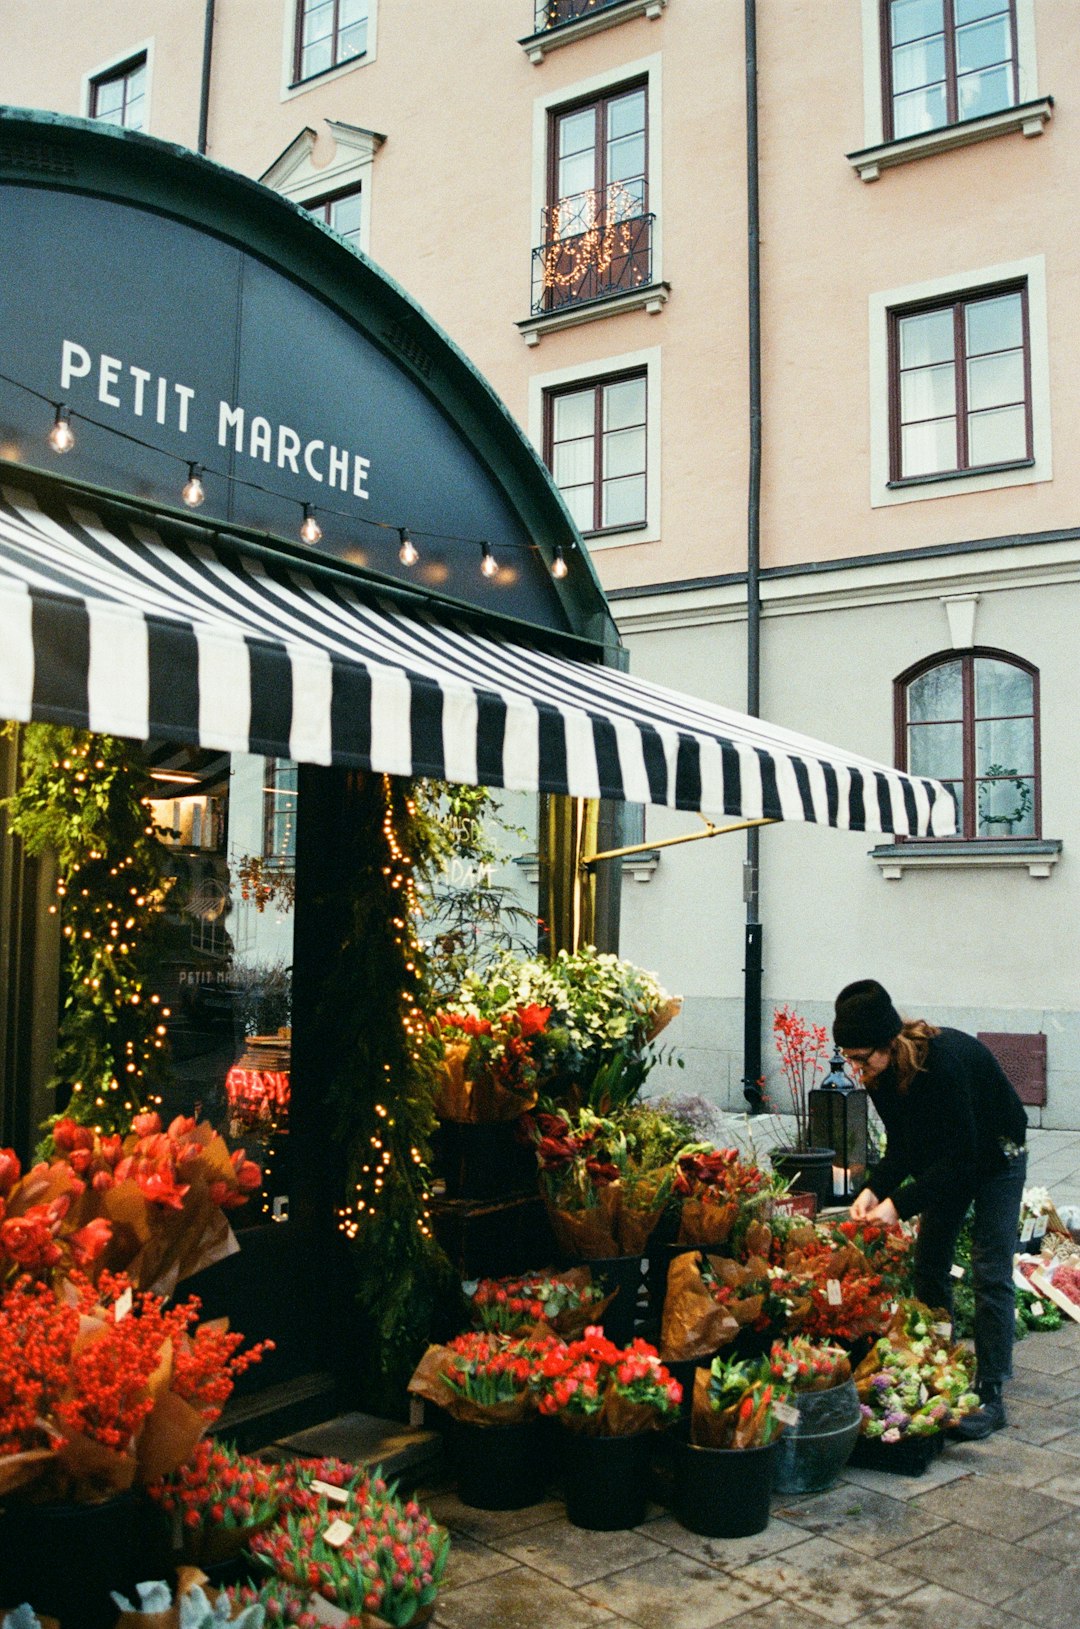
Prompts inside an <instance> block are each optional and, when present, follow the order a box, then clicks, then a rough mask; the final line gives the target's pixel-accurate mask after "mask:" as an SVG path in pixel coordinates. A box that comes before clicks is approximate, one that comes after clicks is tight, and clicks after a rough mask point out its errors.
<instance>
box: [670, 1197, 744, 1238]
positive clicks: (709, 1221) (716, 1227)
mask: <svg viewBox="0 0 1080 1629" xmlns="http://www.w3.org/2000/svg"><path fill="white" fill-rule="evenodd" d="M738 1214H739V1207H738V1205H737V1204H736V1202H735V1201H734V1200H733V1199H732V1200H729V1201H728V1202H727V1203H726V1204H723V1205H712V1204H708V1203H707V1202H706V1201H704V1200H701V1199H684V1200H683V1202H682V1209H681V1211H680V1213H679V1243H680V1244H685V1245H689V1246H692V1247H693V1248H694V1249H695V1250H718V1249H719V1248H720V1246H721V1245H722V1244H726V1243H727V1241H728V1239H729V1237H730V1236H731V1230H732V1228H733V1227H734V1226H735V1219H736V1217H737V1216H738Z"/></svg>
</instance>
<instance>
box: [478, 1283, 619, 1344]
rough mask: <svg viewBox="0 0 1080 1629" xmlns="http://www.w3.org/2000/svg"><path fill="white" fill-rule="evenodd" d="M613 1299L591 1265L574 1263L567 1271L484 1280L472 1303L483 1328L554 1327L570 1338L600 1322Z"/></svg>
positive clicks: (505, 1331) (508, 1330)
mask: <svg viewBox="0 0 1080 1629" xmlns="http://www.w3.org/2000/svg"><path fill="white" fill-rule="evenodd" d="M611 1299H612V1298H611V1296H610V1295H606V1294H605V1293H604V1290H603V1288H602V1287H601V1286H600V1285H599V1284H594V1283H593V1279H592V1274H591V1273H590V1271H589V1269H588V1268H587V1267H571V1268H570V1269H569V1271H568V1272H565V1273H554V1272H547V1273H530V1274H529V1275H528V1276H527V1277H525V1278H484V1279H481V1280H480V1282H479V1284H477V1286H476V1289H475V1290H474V1291H473V1293H472V1298H471V1303H470V1304H471V1307H472V1316H473V1322H474V1323H475V1324H476V1325H477V1326H478V1327H479V1328H480V1329H486V1330H497V1331H498V1332H499V1333H500V1334H503V1335H510V1334H518V1333H522V1332H524V1331H528V1330H533V1331H536V1332H538V1333H543V1332H545V1331H547V1330H550V1331H551V1332H552V1333H553V1334H555V1335H559V1336H561V1337H562V1339H563V1340H572V1339H573V1338H574V1337H575V1336H578V1335H581V1334H582V1333H583V1332H584V1330H585V1329H586V1327H587V1326H588V1325H589V1324H595V1323H597V1322H598V1321H599V1319H600V1316H601V1314H602V1313H603V1312H604V1309H605V1308H606V1307H607V1305H608V1303H609V1302H610V1300H611Z"/></svg>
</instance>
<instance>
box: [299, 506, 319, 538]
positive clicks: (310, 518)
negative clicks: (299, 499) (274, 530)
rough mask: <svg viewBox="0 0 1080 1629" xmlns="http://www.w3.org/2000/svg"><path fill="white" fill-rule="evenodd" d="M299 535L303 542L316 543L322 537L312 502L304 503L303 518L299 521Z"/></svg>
mask: <svg viewBox="0 0 1080 1629" xmlns="http://www.w3.org/2000/svg"><path fill="white" fill-rule="evenodd" d="M300 536H301V538H302V539H303V541H304V542H305V543H318V542H319V541H320V540H321V538H322V527H321V526H320V525H319V523H318V521H317V520H316V519H315V508H314V505H313V504H310V503H306V504H305V505H304V518H303V520H302V521H301V522H300Z"/></svg>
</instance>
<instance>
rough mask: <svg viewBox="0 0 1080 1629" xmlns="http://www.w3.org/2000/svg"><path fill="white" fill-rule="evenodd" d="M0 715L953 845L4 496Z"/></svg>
mask: <svg viewBox="0 0 1080 1629" xmlns="http://www.w3.org/2000/svg"><path fill="white" fill-rule="evenodd" d="M0 717H4V718H11V719H16V720H20V721H25V720H28V719H43V720H49V721H52V722H54V723H62V724H71V725H75V726H78V727H82V728H87V727H89V728H90V729H93V730H101V731H106V732H111V733H114V734H117V735H126V736H133V737H135V738H137V739H140V740H145V739H149V738H151V737H156V738H160V739H168V740H175V741H178V742H184V743H190V744H193V745H199V746H203V747H210V748H214V749H217V750H221V751H229V752H255V753H265V754H268V755H273V756H278V757H289V758H295V759H297V760H298V761H300V762H303V763H315V764H331V763H336V764H342V765H351V766H354V767H359V768H372V769H376V770H383V771H386V772H388V773H390V774H392V775H432V776H437V777H439V778H443V779H447V780H451V781H464V782H470V783H479V784H482V785H488V786H505V787H509V788H514V789H518V790H525V791H537V790H539V791H546V792H569V793H571V794H573V795H575V796H580V797H610V798H620V799H626V800H627V801H630V802H635V803H653V804H666V805H669V806H672V807H675V808H680V809H694V810H701V811H702V812H704V813H707V814H712V815H727V816H731V817H734V818H736V819H739V818H742V819H753V818H756V817H766V818H768V819H772V820H805V821H814V822H817V823H818V824H821V825H829V826H839V827H845V828H849V829H853V830H859V831H869V832H892V833H898V834H900V833H902V834H905V835H929V834H933V835H938V836H947V835H948V834H949V833H951V832H952V831H953V830H954V806H953V801H952V797H951V795H950V794H949V793H948V792H947V791H946V790H945V789H944V788H943V787H942V786H941V785H939V784H938V783H937V782H936V781H930V780H923V779H916V778H914V777H909V776H906V775H903V774H901V773H900V772H899V771H898V770H895V769H890V768H887V767H886V766H884V765H881V764H876V763H873V762H871V761H870V760H868V759H865V758H861V757H859V756H857V755H855V754H852V753H846V752H842V751H839V750H837V749H836V748H833V747H830V746H826V745H825V744H824V743H822V742H819V741H814V740H811V739H810V738H808V737H805V736H800V735H795V734H792V733H791V732H790V731H787V730H782V729H778V728H777V727H776V726H774V725H769V724H765V723H763V722H761V721H760V720H758V719H753V718H749V717H747V716H746V715H744V714H741V713H736V712H731V711H729V710H728V709H726V708H723V707H718V706H715V705H713V704H711V703H707V702H701V701H695V700H694V699H693V698H692V697H690V696H684V695H680V694H679V693H678V692H676V691H673V690H667V689H665V688H664V687H662V686H660V685H654V684H649V683H647V682H645V681H643V680H641V679H638V678H635V677H633V676H632V675H629V674H625V673H619V672H616V671H613V670H612V669H610V668H604V667H599V666H593V665H591V664H589V663H586V662H579V661H573V660H570V659H568V658H566V657H563V656H559V655H554V654H552V653H550V652H549V651H546V650H542V649H539V648H533V647H531V646H528V645H525V644H520V643H515V642H513V641H512V640H510V639H506V638H502V637H499V636H497V635H488V634H485V635H481V634H478V633H477V632H476V631H475V630H474V629H473V628H472V627H471V626H470V625H469V624H468V623H467V622H466V621H465V620H463V619H461V620H458V619H455V618H454V617H452V616H444V617H435V616H433V615H429V614H427V613H425V612H423V611H416V610H412V609H411V608H410V609H403V608H402V607H401V606H400V605H398V604H396V603H393V602H391V601H390V600H388V599H387V600H383V599H380V598H377V597H373V596H372V595H369V594H366V593H364V592H361V591H360V590H359V588H354V587H353V586H352V585H351V584H350V583H349V582H348V581H347V580H346V579H345V578H344V577H342V578H339V579H337V580H336V581H335V580H332V579H331V580H327V581H323V580H321V579H319V580H316V579H314V578H313V577H311V576H308V575H305V574H304V572H303V571H302V570H300V569H298V568H294V567H291V566H290V565H289V564H287V563H283V564H276V563H275V564H267V563H265V562H264V561H263V560H262V559H260V558H254V557H252V556H251V555H250V554H245V553H244V552H243V550H242V549H241V548H234V547H233V546H231V545H226V544H223V543H222V542H221V541H220V539H215V541H214V542H213V543H211V542H209V541H205V542H204V541H201V540H198V541H192V540H191V539H190V538H189V537H188V536H186V535H184V534H182V533H181V531H180V529H179V528H177V529H176V535H171V533H170V527H169V525H168V523H166V522H162V523H161V524H160V525H159V526H155V527H154V528H153V529H152V528H151V526H150V525H149V524H145V525H144V524H142V523H140V522H139V521H138V520H130V521H124V520H113V522H112V524H111V525H106V524H105V522H104V520H103V519H102V516H101V515H100V514H96V513H91V512H89V511H88V510H86V509H84V508H80V507H77V506H76V505H75V504H72V505H71V506H70V507H68V508H66V509H64V510H63V511H61V510H59V509H58V508H56V507H55V506H50V508H49V510H48V512H46V510H44V509H42V508H39V507H38V506H37V504H36V502H35V500H34V499H33V498H32V497H31V496H29V495H28V494H27V493H26V492H25V491H23V490H22V489H16V488H14V487H11V488H0Z"/></svg>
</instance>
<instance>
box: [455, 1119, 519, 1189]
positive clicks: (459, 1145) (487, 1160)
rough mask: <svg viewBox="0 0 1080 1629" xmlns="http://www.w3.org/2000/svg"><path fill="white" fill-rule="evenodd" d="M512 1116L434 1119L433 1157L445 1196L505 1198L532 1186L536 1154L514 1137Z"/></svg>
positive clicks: (515, 1125)
mask: <svg viewBox="0 0 1080 1629" xmlns="http://www.w3.org/2000/svg"><path fill="white" fill-rule="evenodd" d="M517 1126H518V1122H517V1121H516V1120H496V1121H493V1122H491V1123H489V1124H484V1123H478V1124H471V1123H469V1122H468V1121H465V1120H440V1121H439V1124H438V1129H437V1131H436V1133H435V1139H434V1148H433V1158H434V1169H435V1174H436V1176H441V1177H442V1179H443V1181H444V1183H445V1184H446V1197H447V1199H482V1200H492V1199H506V1198H509V1197H511V1196H512V1195H514V1194H521V1193H534V1192H535V1190H536V1156H535V1154H534V1153H533V1150H532V1148H531V1147H530V1146H529V1145H528V1144H523V1143H521V1142H519V1141H518V1136H517Z"/></svg>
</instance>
